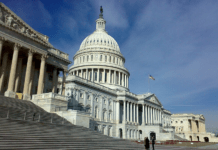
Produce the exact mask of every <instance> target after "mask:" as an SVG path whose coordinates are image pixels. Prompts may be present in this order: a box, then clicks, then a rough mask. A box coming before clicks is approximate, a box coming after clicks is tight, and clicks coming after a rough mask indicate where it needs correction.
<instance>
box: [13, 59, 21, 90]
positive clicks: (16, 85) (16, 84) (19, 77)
mask: <svg viewBox="0 0 218 150" xmlns="http://www.w3.org/2000/svg"><path fill="white" fill-rule="evenodd" d="M22 63H23V58H19V59H18V66H17V75H16V81H15V88H14V92H15V93H16V92H18V89H19V88H20V80H21V74H22Z"/></svg>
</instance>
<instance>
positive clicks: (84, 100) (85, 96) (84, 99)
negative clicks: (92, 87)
mask: <svg viewBox="0 0 218 150" xmlns="http://www.w3.org/2000/svg"><path fill="white" fill-rule="evenodd" d="M86 100H87V92H86V91H84V97H83V104H84V107H86Z"/></svg>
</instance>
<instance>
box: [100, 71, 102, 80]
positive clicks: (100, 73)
mask: <svg viewBox="0 0 218 150" xmlns="http://www.w3.org/2000/svg"><path fill="white" fill-rule="evenodd" d="M99 81H102V72H100V73H99Z"/></svg>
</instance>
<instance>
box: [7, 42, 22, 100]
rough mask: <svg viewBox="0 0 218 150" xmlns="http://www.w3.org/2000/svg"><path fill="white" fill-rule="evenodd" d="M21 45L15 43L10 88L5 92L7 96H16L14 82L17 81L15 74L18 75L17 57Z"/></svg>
mask: <svg viewBox="0 0 218 150" xmlns="http://www.w3.org/2000/svg"><path fill="white" fill-rule="evenodd" d="M20 47H21V45H19V44H17V43H16V44H14V53H13V58H12V63H11V71H10V76H9V83H8V90H7V91H6V92H5V96H7V97H13V98H15V96H16V94H15V92H14V91H13V90H14V83H15V76H16V71H17V70H16V69H17V59H18V52H19V48H20Z"/></svg>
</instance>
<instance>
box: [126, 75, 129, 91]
mask: <svg viewBox="0 0 218 150" xmlns="http://www.w3.org/2000/svg"><path fill="white" fill-rule="evenodd" d="M126 82H127V88H129V76H127V80H126Z"/></svg>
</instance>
